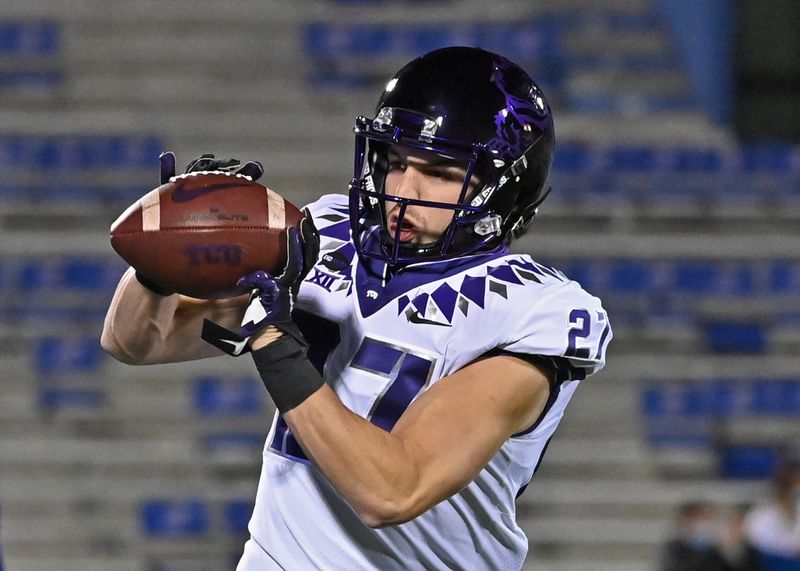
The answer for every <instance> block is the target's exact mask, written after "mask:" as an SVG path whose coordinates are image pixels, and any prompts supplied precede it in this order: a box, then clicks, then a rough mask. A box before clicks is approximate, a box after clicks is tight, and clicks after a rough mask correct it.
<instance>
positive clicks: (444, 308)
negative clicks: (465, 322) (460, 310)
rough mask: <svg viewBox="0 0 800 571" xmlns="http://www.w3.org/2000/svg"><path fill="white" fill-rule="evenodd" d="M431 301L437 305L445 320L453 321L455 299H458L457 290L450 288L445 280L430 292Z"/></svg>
mask: <svg viewBox="0 0 800 571" xmlns="http://www.w3.org/2000/svg"><path fill="white" fill-rule="evenodd" d="M431 297H432V298H433V301H435V302H436V305H437V307H438V308H439V310H440V311H441V312H442V314H443V315H444V317H445V319H447V322H448V323H450V322H451V321H453V312H454V311H455V309H456V300H458V292H457V291H456V290H454V289H453V288H451V287H450V286H449V285H448V284H447V282H445V283H443V284H442V285H440V286H439V287H438V288H436V291H434V292H433V293H432V294H431Z"/></svg>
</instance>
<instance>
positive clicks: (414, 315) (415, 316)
mask: <svg viewBox="0 0 800 571" xmlns="http://www.w3.org/2000/svg"><path fill="white" fill-rule="evenodd" d="M407 317H408V320H409V321H410V322H411V323H418V324H421V325H439V326H441V327H452V325H450V324H449V323H439V322H438V321H431V320H430V319H425V318H424V317H421V316H420V314H419V312H417V311H413V312H411V313H409V314H408V315H407Z"/></svg>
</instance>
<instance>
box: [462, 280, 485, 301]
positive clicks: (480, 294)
mask: <svg viewBox="0 0 800 571" xmlns="http://www.w3.org/2000/svg"><path fill="white" fill-rule="evenodd" d="M458 291H459V293H460V294H461V295H463V296H464V297H466V298H467V299H468V300H470V301H471V302H472V303H474V304H475V305H477V306H478V307H480V308H481V309H483V298H484V295H485V294H486V278H485V277H472V276H464V281H462V282H461V289H459V290H458Z"/></svg>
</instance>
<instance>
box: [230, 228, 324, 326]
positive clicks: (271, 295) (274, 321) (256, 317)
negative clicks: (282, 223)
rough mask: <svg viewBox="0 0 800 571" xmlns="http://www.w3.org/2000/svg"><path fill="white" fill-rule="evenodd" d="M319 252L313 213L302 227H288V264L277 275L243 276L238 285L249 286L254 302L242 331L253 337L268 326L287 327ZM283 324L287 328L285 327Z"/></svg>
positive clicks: (248, 309)
mask: <svg viewBox="0 0 800 571" xmlns="http://www.w3.org/2000/svg"><path fill="white" fill-rule="evenodd" d="M318 255H319V233H318V232H317V229H316V228H315V227H314V222H313V220H312V219H311V216H310V215H308V216H306V217H305V218H304V219H303V220H302V221H301V223H300V229H299V230H298V229H297V228H294V227H290V228H288V229H287V230H286V265H285V266H284V268H283V272H282V273H281V275H279V276H277V277H275V276H272V275H270V274H269V273H267V272H264V271H257V272H253V273H252V274H249V275H246V276H244V277H242V278H240V279H239V281H238V282H237V283H236V285H237V286H239V287H242V288H249V289H250V290H251V293H250V301H249V303H248V306H247V310H246V311H245V314H244V318H243V319H242V328H241V334H242V335H244V336H250V335H252V334H253V333H255V332H256V331H258V330H260V329H263V328H264V327H266V326H268V325H275V326H277V327H278V328H279V329H284V328H285V327H286V324H289V323H291V321H292V307H293V306H294V300H295V298H296V297H297V290H298V288H299V287H300V284H301V283H302V282H303V279H304V278H305V276H306V274H308V272H309V271H311V268H312V267H313V266H314V264H315V263H316V261H317V256H318ZM281 326H283V327H281Z"/></svg>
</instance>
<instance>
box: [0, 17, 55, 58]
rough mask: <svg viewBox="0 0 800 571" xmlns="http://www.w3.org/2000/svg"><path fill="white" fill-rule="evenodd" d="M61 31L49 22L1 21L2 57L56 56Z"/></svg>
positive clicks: (0, 44)
mask: <svg viewBox="0 0 800 571" xmlns="http://www.w3.org/2000/svg"><path fill="white" fill-rule="evenodd" d="M60 47H61V29H60V27H59V25H58V24H57V23H56V22H53V21H49V20H5V21H0V56H3V57H33V56H37V57H41V56H53V55H56V54H57V53H58V51H59V49H60Z"/></svg>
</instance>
